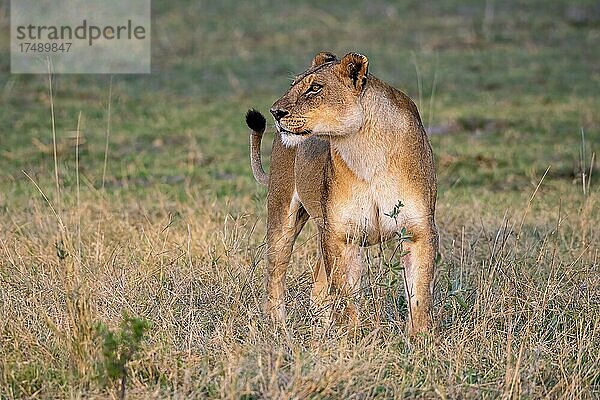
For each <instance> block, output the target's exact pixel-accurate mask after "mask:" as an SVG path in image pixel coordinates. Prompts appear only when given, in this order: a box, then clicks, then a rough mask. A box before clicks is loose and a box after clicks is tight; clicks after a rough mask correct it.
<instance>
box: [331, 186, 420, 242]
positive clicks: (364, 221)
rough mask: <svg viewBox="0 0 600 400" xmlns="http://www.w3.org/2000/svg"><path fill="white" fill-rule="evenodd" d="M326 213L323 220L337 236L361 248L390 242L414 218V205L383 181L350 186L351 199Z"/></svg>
mask: <svg viewBox="0 0 600 400" xmlns="http://www.w3.org/2000/svg"><path fill="white" fill-rule="evenodd" d="M400 204H402V205H400ZM329 211H330V212H329V213H328V216H327V218H328V219H330V220H331V222H332V224H333V226H334V229H335V230H336V231H337V233H338V234H341V233H343V234H344V235H345V236H346V240H347V241H352V242H355V243H358V244H360V245H363V246H370V245H373V244H377V243H380V242H383V241H386V240H388V239H390V238H391V237H392V236H393V235H394V234H395V233H396V232H399V231H400V230H401V229H402V228H403V227H407V228H408V227H409V226H408V225H409V224H410V222H411V220H412V219H413V218H414V217H415V216H416V215H417V212H416V207H415V204H413V203H412V202H411V201H409V199H407V198H405V197H404V196H403V194H402V192H401V190H400V189H399V188H398V187H397V185H395V184H393V183H389V182H385V181H380V182H377V183H371V184H364V186H363V185H360V186H358V187H353V188H352V190H351V196H349V197H348V198H346V199H345V201H344V200H342V201H338V202H337V204H335V205H333V206H332V207H331V208H330V209H329Z"/></svg>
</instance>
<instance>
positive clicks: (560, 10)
mask: <svg viewBox="0 0 600 400" xmlns="http://www.w3.org/2000/svg"><path fill="white" fill-rule="evenodd" d="M153 3H154V4H153V32H152V37H153V44H152V46H153V49H152V50H153V65H152V71H153V73H152V74H150V75H147V76H133V75H132V76H129V75H123V76H114V77H113V78H112V99H111V126H110V140H109V152H108V163H107V173H106V179H105V182H104V189H101V188H102V184H103V182H102V176H103V167H104V156H105V154H104V149H105V141H106V136H105V135H106V129H107V113H108V101H109V99H108V94H109V82H110V80H111V78H110V77H108V76H99V75H90V76H85V75H79V76H70V75H57V76H55V77H54V81H53V82H54V85H53V88H54V108H55V114H56V121H55V122H56V136H57V151H58V158H57V161H58V174H59V188H60V194H61V196H60V197H61V200H60V202H59V201H58V199H57V196H56V194H55V191H56V182H55V178H54V157H53V143H52V130H51V119H50V98H49V94H48V77H47V76H35V75H12V74H10V70H9V65H10V63H9V57H8V18H7V12H8V9H7V5H6V4H5V3H0V54H2V57H0V226H1V227H2V228H1V229H0V253H1V254H2V258H1V261H0V398H7V399H10V398H29V397H42V398H65V397H69V398H71V397H75V398H78V397H84V398H90V397H106V396H107V394H108V395H114V396H116V395H117V388H114V390H113V389H112V388H109V389H103V387H102V385H100V384H99V382H98V379H96V378H95V374H96V372H95V370H94V365H96V364H97V363H98V362H100V361H101V354H100V353H101V343H100V341H99V338H98V337H97V336H96V335H95V333H94V329H93V327H94V326H95V324H97V323H102V324H105V325H106V326H107V327H109V328H111V329H115V328H116V327H118V326H119V323H120V321H121V319H122V312H127V313H128V314H129V315H132V316H134V317H140V318H144V319H147V320H149V321H150V322H151V323H152V327H151V329H150V331H149V333H148V338H147V340H146V341H144V343H143V344H142V348H141V349H140V351H139V352H138V354H137V357H135V358H134V359H132V360H131V361H130V362H129V364H128V370H129V372H130V376H131V377H130V379H129V380H128V386H127V396H128V397H131V398H150V397H154V398H169V397H177V398H182V397H183V398H188V397H195V398H246V399H252V398H398V397H415V398H437V397H439V398H499V397H505V398H543V397H548V398H595V397H598V396H599V395H600V367H599V365H600V359H599V356H598V354H600V347H599V346H598V343H599V342H600V297H599V295H598V293H600V278H599V277H600V267H599V258H598V257H599V247H598V241H599V239H600V228H598V222H599V217H598V216H599V215H600V200H599V199H600V196H599V191H598V185H597V182H598V178H599V177H600V176H597V175H598V174H599V172H598V171H597V170H594V171H593V173H592V181H591V185H590V190H589V192H588V193H587V194H585V195H584V194H583V190H582V182H581V179H582V174H581V172H582V168H581V155H580V152H581V148H582V139H581V130H582V129H583V131H584V133H585V143H584V146H585V151H586V159H585V164H586V166H587V167H586V168H588V169H589V165H590V162H591V155H592V153H593V152H594V151H596V152H597V151H598V144H599V143H600V114H598V110H600V96H598V93H600V70H599V69H598V65H600V46H599V45H598V43H600V41H599V39H600V29H599V26H598V24H597V20H596V22H594V21H593V20H591V22H589V23H588V24H584V25H573V24H571V23H570V22H569V19H568V17H567V14H568V13H567V9H568V7H570V6H572V3H573V2H569V1H566V0H565V1H553V2H547V1H541V0H539V1H538V0H535V1H528V2H518V1H509V2H493V1H489V2H487V3H488V4H490V5H492V8H491V9H488V13H487V16H486V12H485V4H486V2H480V1H474V0H473V1H461V2H459V1H453V0H448V1H443V2H437V3H435V4H434V3H433V2H432V3H431V4H422V3H423V2H419V1H406V2H402V4H396V2H391V1H389V2H388V1H384V0H373V1H369V2H359V1H351V2H346V3H344V4H343V5H342V4H324V3H323V2H317V1H307V2H301V3H300V2H295V3H292V2H274V1H270V0H269V1H267V0H263V1H258V2H255V3H248V4H244V5H240V4H238V2H234V1H229V0H227V1H219V2H216V1H215V2H187V1H171V2H167V1H160V2H159V1H154V2H153ZM593 4H594V2H593V1H580V2H577V4H576V6H578V7H590V6H592V5H593ZM588 14H590V15H593V12H592V11H590V12H589V13H588ZM321 50H332V51H334V52H336V53H338V55H343V54H344V53H346V52H348V51H359V52H362V53H364V54H366V55H367V56H368V57H369V61H370V62H369V67H370V72H371V73H373V74H375V75H377V76H378V77H381V78H383V79H385V80H386V81H388V82H390V83H392V84H394V85H395V86H396V87H398V88H400V89H402V90H404V91H405V92H406V93H408V94H409V95H410V96H411V97H412V98H413V99H414V100H415V102H416V103H417V105H418V106H419V109H420V111H421V114H422V117H423V121H424V122H425V124H426V125H427V126H428V127H431V131H432V132H440V133H439V134H434V135H432V137H431V139H432V145H433V149H434V153H435V156H436V162H437V172H438V179H439V186H440V188H439V196H438V211H437V221H438V225H439V227H440V232H441V252H442V256H443V258H442V261H441V263H440V265H439V279H438V295H437V306H436V313H437V314H438V322H439V325H440V328H439V333H438V335H437V337H436V338H425V339H423V340H422V342H421V343H417V344H415V343H409V342H408V341H407V338H406V337H405V336H404V334H403V333H402V332H403V328H404V324H405V318H406V315H405V313H402V312H400V314H398V313H397V312H396V311H395V310H396V308H395V303H394V302H393V301H392V299H393V298H394V296H395V292H394V291H393V290H389V289H385V288H383V287H382V286H374V288H375V289H374V290H373V291H371V290H369V291H367V293H366V294H365V296H364V299H363V300H364V304H363V311H364V313H363V317H364V318H363V319H364V321H363V325H362V329H361V332H360V334H359V335H358V336H357V337H347V336H346V335H345V334H344V333H343V332H341V331H340V332H336V333H333V334H332V335H330V336H329V337H327V338H322V340H320V343H315V342H316V341H317V340H316V339H317V338H316V337H315V335H314V332H313V331H312V329H311V321H310V320H309V319H308V318H307V317H306V313H307V310H308V294H309V291H310V273H309V266H310V265H312V264H313V263H314V261H315V257H316V243H315V240H314V238H313V237H314V228H312V227H309V229H308V230H307V231H306V232H304V233H303V234H302V236H301V238H300V240H299V242H298V245H297V248H296V250H295V253H294V257H293V261H292V265H291V267H290V272H289V275H288V276H289V296H288V300H289V301H288V310H289V312H290V328H291V329H290V334H289V336H286V335H283V334H281V333H280V332H277V331H276V330H274V329H273V327H272V326H271V324H270V323H269V322H268V321H267V320H266V319H265V318H264V316H263V315H262V312H261V310H260V304H261V301H262V296H263V287H262V282H263V277H264V261H262V256H263V242H264V233H265V204H264V198H265V190H264V188H262V187H259V186H258V185H257V184H256V183H255V182H254V180H253V178H252V176H251V171H250V167H249V161H248V143H247V141H248V131H247V128H246V127H245V125H244V121H243V117H244V113H245V111H246V110H247V108H249V107H256V108H258V109H260V110H262V111H263V112H266V111H267V110H268V108H269V107H270V105H271V104H272V102H273V101H274V100H276V99H277V98H278V97H279V96H280V95H281V94H282V93H283V92H284V91H285V90H286V88H287V87H288V86H289V83H290V79H291V78H292V77H293V75H294V74H295V73H298V72H301V71H302V70H303V69H305V68H306V67H307V66H308V63H309V61H310V59H311V58H312V56H313V55H314V54H315V53H316V52H318V51H321ZM80 112H81V114H82V126H81V134H80V136H81V137H80V143H81V145H80V147H79V177H80V185H79V186H78V185H77V172H78V170H77V168H76V164H75V161H76V146H75V143H76V136H77V135H76V134H75V130H76V126H77V119H78V115H79V113H80ZM269 129H272V126H270V127H269ZM271 138H272V135H271V134H268V135H266V142H269V141H270V140H271ZM263 150H264V153H265V156H266V157H265V164H268V155H269V145H268V143H266V144H265V146H264V148H263ZM548 166H550V170H549V171H548V173H547V175H546V176H545V178H544V179H543V181H541V179H542V176H543V175H544V172H545V171H546V169H547V168H548ZM23 171H24V172H26V173H27V174H28V175H29V176H30V177H31V178H32V179H33V180H34V181H35V182H36V184H37V185H39V187H40V189H41V190H42V191H43V192H44V193H45V195H46V196H47V197H48V198H49V200H50V202H51V204H52V207H54V209H55V211H56V213H57V215H54V213H53V211H52V209H51V207H50V206H49V204H48V203H47V202H46V201H45V200H44V199H43V197H42V196H41V195H40V192H39V191H38V189H37V188H36V186H35V185H34V184H33V183H32V181H31V180H30V179H28V178H27V176H26V175H25V174H24V173H23ZM540 181H541V184H540ZM538 185H539V189H537V191H536V188H537V187H538ZM78 190H79V192H80V196H79V199H78V196H77V193H78ZM534 192H535V197H534V198H533V200H530V199H531V197H532V194H533V193H534ZM60 240H62V241H63V245H62V246H63V247H64V251H66V252H67V253H68V255H67V256H66V257H64V254H63V253H61V254H62V255H63V258H64V259H61V257H58V256H57V249H56V247H55V244H56V243H57V242H59V241H60ZM61 249H62V247H61ZM367 261H368V263H369V265H370V267H371V268H370V271H371V272H370V276H369V278H370V281H378V280H381V279H383V278H385V276H386V275H385V273H386V271H385V269H384V265H383V264H382V262H381V260H380V259H379V258H378V257H377V252H376V251H374V250H372V251H371V252H370V254H369V257H368V260H367ZM378 278H379V279H378ZM397 308H399V309H400V310H402V304H399V305H398V307H397Z"/></svg>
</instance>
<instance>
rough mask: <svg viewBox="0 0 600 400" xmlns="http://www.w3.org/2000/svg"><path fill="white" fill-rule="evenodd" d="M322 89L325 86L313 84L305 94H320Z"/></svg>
mask: <svg viewBox="0 0 600 400" xmlns="http://www.w3.org/2000/svg"><path fill="white" fill-rule="evenodd" d="M321 89H323V85H319V84H318V83H313V84H312V85H310V87H309V88H308V90H307V91H306V93H305V94H311V93H318V92H319V91H320V90H321Z"/></svg>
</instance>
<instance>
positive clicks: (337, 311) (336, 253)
mask: <svg viewBox="0 0 600 400" xmlns="http://www.w3.org/2000/svg"><path fill="white" fill-rule="evenodd" d="M322 249H323V262H324V266H325V271H326V274H327V277H328V281H329V295H330V296H331V301H332V302H333V310H332V312H333V314H334V317H336V318H335V319H337V320H347V321H349V322H350V323H351V324H352V325H354V326H357V325H358V323H359V320H360V318H359V310H358V307H357V306H356V301H355V300H356V297H357V296H358V294H359V290H360V280H361V277H362V272H363V263H362V259H361V257H360V251H359V247H358V245H357V244H355V243H352V242H351V241H347V240H345V238H344V237H342V236H339V235H338V236H336V235H332V234H331V232H327V231H326V232H324V235H323V243H322Z"/></svg>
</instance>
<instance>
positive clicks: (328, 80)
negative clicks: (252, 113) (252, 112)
mask: <svg viewBox="0 0 600 400" xmlns="http://www.w3.org/2000/svg"><path fill="white" fill-rule="evenodd" d="M368 65H369V60H368V59H367V57H365V56H363V55H361V54H357V53H350V54H347V55H346V56H344V58H342V59H341V60H338V59H337V57H336V56H335V55H334V54H332V53H329V52H322V53H319V54H317V55H316V56H315V57H314V58H313V60H312V64H311V66H310V68H309V69H307V70H306V71H305V72H304V73H302V74H300V75H299V76H298V77H296V79H295V80H294V82H292V85H291V87H290V89H289V90H288V91H287V92H286V93H285V94H284V95H283V96H282V97H281V98H280V99H279V100H277V101H276V102H275V103H274V104H273V107H272V108H271V114H273V117H274V118H275V126H276V127H277V130H278V131H279V132H280V133H281V138H282V141H283V143H284V144H286V145H287V146H293V145H296V144H298V143H300V142H301V141H303V140H304V139H306V138H307V137H309V136H312V135H317V136H343V135H347V134H350V133H353V132H356V131H357V130H358V129H359V128H360V127H361V126H362V124H363V119H364V115H363V114H364V113H363V109H362V107H361V104H360V98H361V94H362V92H363V90H364V88H365V86H366V84H367V79H368V73H367V69H368Z"/></svg>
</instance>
